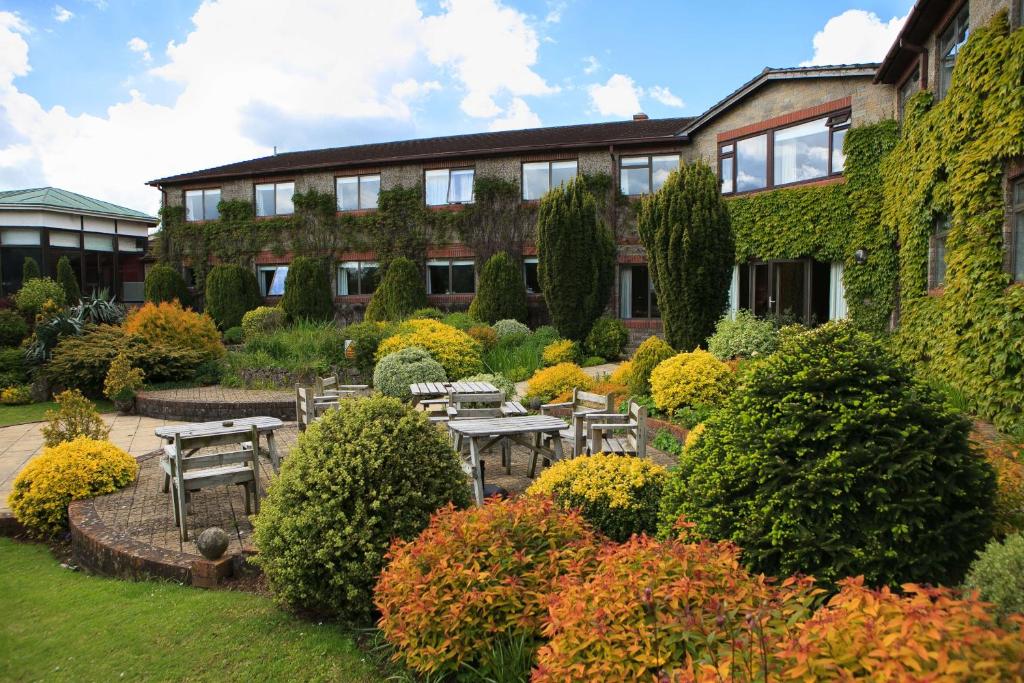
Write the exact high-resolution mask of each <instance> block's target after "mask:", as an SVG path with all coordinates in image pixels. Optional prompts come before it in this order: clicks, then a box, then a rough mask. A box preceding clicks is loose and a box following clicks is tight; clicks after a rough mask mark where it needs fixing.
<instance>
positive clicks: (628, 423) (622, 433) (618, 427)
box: [583, 401, 647, 458]
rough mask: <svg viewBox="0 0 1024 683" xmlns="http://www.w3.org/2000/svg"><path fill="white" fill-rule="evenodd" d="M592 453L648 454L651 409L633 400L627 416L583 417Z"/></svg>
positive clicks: (589, 415)
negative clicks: (648, 420) (648, 421)
mask: <svg viewBox="0 0 1024 683" xmlns="http://www.w3.org/2000/svg"><path fill="white" fill-rule="evenodd" d="M583 421H584V422H585V423H586V429H587V435H588V438H587V449H588V451H589V452H590V453H619V454H622V455H636V456H638V457H641V458H642V457H644V456H646V455H647V408H646V407H645V406H642V405H640V404H638V403H635V402H633V401H630V402H629V405H628V406H627V408H626V412H625V413H588V414H586V415H584V416H583Z"/></svg>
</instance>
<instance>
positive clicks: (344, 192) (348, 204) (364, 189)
mask: <svg viewBox="0 0 1024 683" xmlns="http://www.w3.org/2000/svg"><path fill="white" fill-rule="evenodd" d="M334 189H335V194H337V196H338V211H357V210H359V209H376V208H377V197H378V196H379V195H380V174H377V173H375V174H373V175H354V176H347V177H344V178H336V179H335V181H334Z"/></svg>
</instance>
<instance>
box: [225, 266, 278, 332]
mask: <svg viewBox="0 0 1024 683" xmlns="http://www.w3.org/2000/svg"><path fill="white" fill-rule="evenodd" d="M289 272H291V271H289ZM262 301H263V298H262V297H261V296H260V286H259V284H258V283H257V282H256V276H255V275H254V274H253V272H252V271H251V270H249V269H248V268H243V267H242V266H239V265H235V264H228V263H223V264H221V265H219V266H214V267H213V268H212V269H211V270H210V273H209V274H208V275H207V276H206V312H207V313H209V314H210V317H211V318H213V321H214V322H215V323H217V327H219V328H220V329H222V330H227V329H230V328H232V327H238V326H240V325H241V324H242V316H243V315H245V314H246V313H248V312H249V311H251V310H252V309H254V308H256V307H257V306H259V305H260V303H261V302H262Z"/></svg>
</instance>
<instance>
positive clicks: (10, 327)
mask: <svg viewBox="0 0 1024 683" xmlns="http://www.w3.org/2000/svg"><path fill="white" fill-rule="evenodd" d="M28 332H29V330H28V323H26V322H25V319H24V318H23V317H21V316H20V315H18V314H17V313H15V312H14V311H11V310H8V309H6V308H5V309H3V310H0V346H18V345H19V344H21V342H22V340H23V339H25V337H27V336H28Z"/></svg>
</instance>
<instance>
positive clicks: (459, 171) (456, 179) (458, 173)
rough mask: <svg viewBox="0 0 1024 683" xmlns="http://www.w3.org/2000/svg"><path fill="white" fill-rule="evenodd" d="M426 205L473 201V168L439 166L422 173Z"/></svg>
mask: <svg viewBox="0 0 1024 683" xmlns="http://www.w3.org/2000/svg"><path fill="white" fill-rule="evenodd" d="M424 179H425V181H426V188H427V197H426V199H427V206H443V205H445V204H469V203H472V201H473V169H471V168H439V169H435V170H432V171H427V172H426V173H425V174H424Z"/></svg>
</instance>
